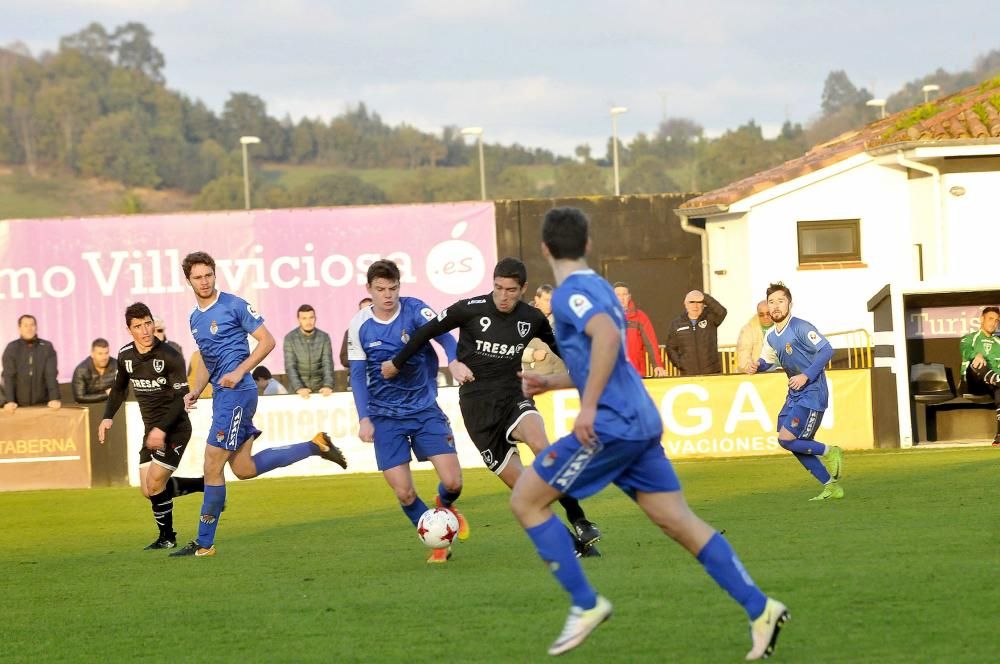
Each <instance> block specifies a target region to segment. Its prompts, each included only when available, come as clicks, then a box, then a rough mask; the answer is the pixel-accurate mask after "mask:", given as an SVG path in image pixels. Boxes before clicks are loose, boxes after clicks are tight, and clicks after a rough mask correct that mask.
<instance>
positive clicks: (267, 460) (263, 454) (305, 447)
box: [252, 443, 319, 475]
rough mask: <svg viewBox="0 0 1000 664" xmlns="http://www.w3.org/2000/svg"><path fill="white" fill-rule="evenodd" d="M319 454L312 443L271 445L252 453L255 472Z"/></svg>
mask: <svg viewBox="0 0 1000 664" xmlns="http://www.w3.org/2000/svg"><path fill="white" fill-rule="evenodd" d="M314 454H319V448H318V447H316V445H315V444H313V443H295V444H294V445H284V446H282V447H272V448H270V449H266V450H261V451H260V452H258V453H257V454H254V455H253V457H252V458H253V462H254V465H255V466H257V474H258V475H263V474H264V473H266V472H268V471H270V470H274V469H275V468H284V467H285V466H290V465H292V464H293V463H295V462H296V461H302V459H305V458H306V457H309V456H312V455H314Z"/></svg>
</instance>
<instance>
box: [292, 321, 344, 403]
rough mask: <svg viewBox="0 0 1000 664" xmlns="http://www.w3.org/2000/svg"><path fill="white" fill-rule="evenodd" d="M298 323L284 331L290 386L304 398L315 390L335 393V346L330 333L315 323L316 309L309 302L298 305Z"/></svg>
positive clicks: (325, 393) (324, 393) (325, 394)
mask: <svg viewBox="0 0 1000 664" xmlns="http://www.w3.org/2000/svg"><path fill="white" fill-rule="evenodd" d="M297 315H298V318H299V326H298V327H297V328H295V329H294V330H292V331H291V332H289V333H288V334H286V335H285V341H284V344H283V350H284V353H285V374H287V375H288V387H289V388H290V391H291V392H295V393H296V394H298V395H299V396H300V397H302V398H303V399H308V398H309V395H310V394H312V393H313V392H319V393H320V394H322V395H323V396H329V395H330V394H332V393H333V346H331V344H330V335H329V334H327V333H326V332H324V331H323V330H321V329H319V328H318V327H316V310H315V309H313V308H312V305H310V304H303V305H302V306H300V307H299V309H298V313H297Z"/></svg>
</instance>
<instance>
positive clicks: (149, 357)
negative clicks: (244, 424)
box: [97, 302, 205, 551]
mask: <svg viewBox="0 0 1000 664" xmlns="http://www.w3.org/2000/svg"><path fill="white" fill-rule="evenodd" d="M125 325H126V327H127V328H128V331H129V334H131V335H132V343H130V344H127V345H125V346H123V347H122V348H121V350H119V351H118V373H117V375H116V376H115V384H114V386H113V387H112V388H111V392H110V393H109V395H108V403H107V406H106V407H105V408H104V419H103V420H102V421H101V424H100V426H99V427H98V428H97V437H98V439H99V440H100V441H101V443H102V444H103V443H104V433H105V432H106V431H107V430H108V429H110V428H111V425H112V424H113V422H112V418H113V417H114V416H115V413H116V412H118V409H119V408H120V407H121V405H122V403H123V402H124V401H125V397H126V396H127V395H128V386H129V384H131V385H132V389H133V391H134V392H135V399H136V401H138V402H139V412H140V413H141V414H142V422H143V424H144V425H145V433H144V434H143V446H142V451H141V452H140V453H139V478H140V479H139V485H140V488H141V489H142V495H144V496H146V497H147V498H149V502H150V503H151V504H152V507H153V519H154V520H155V521H156V525H157V526H158V527H159V529H160V534H159V536H158V537H157V538H156V541H155V542H153V543H152V544H150V545H149V546H147V547H146V550H147V551H148V550H151V549H172V548H174V547H175V546H177V533H175V532H174V517H173V509H174V502H173V499H174V496H183V495H185V494H188V493H193V492H196V491H204V490H205V479H204V478H203V477H172V475H173V474H174V471H175V470H177V466H178V465H179V464H180V462H181V457H182V456H183V455H184V450H185V449H186V448H187V444H188V441H189V440H190V439H191V420H190V419H188V414H187V411H185V410H184V395H185V394H187V392H188V384H187V375H186V373H185V371H184V358H183V357H182V356H181V354H180V353H178V352H177V351H176V350H174V349H173V348H172V347H171V346H169V345H167V344H166V343H164V342H162V341H160V340H159V339H158V338H156V336H155V335H154V334H153V314H152V313H151V312H150V311H149V307H147V306H146V305H145V304H143V303H142V302H136V303H135V304H133V305H131V306H129V307H128V309H126V310H125Z"/></svg>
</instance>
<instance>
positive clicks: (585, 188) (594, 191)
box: [553, 162, 611, 196]
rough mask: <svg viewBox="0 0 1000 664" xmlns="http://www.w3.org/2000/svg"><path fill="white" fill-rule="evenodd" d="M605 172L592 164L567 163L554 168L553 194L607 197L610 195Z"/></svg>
mask: <svg viewBox="0 0 1000 664" xmlns="http://www.w3.org/2000/svg"><path fill="white" fill-rule="evenodd" d="M610 189H611V188H610V187H609V186H608V175H607V171H606V170H601V169H600V168H598V167H597V165H596V164H594V163H593V162H590V163H587V164H578V163H575V162H568V163H565V164H562V165H560V166H558V167H556V181H555V184H554V185H553V193H554V195H556V196H607V195H609V194H610V193H611V191H610Z"/></svg>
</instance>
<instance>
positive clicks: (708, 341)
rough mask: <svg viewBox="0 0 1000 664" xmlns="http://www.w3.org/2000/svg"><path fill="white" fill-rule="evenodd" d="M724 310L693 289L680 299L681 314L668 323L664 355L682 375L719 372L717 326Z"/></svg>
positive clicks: (715, 302) (716, 301) (715, 301)
mask: <svg viewBox="0 0 1000 664" xmlns="http://www.w3.org/2000/svg"><path fill="white" fill-rule="evenodd" d="M725 319H726V308H725V307H724V306H722V305H721V304H719V302H718V300H716V299H715V298H714V297H712V296H711V295H709V294H708V293H702V292H701V291H700V290H693V291H691V292H690V293H688V294H687V295H685V296H684V313H683V314H681V315H680V316H678V317H677V318H675V319H674V320H673V322H671V323H670V331H669V332H668V333H667V356H668V357H669V358H670V361H671V362H672V363H673V364H674V366H675V367H677V368H678V369H679V370H680V372H681V375H683V376H702V375H705V374H717V373H722V360H721V359H719V335H718V330H719V326H720V325H722V321H724V320H725Z"/></svg>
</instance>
